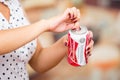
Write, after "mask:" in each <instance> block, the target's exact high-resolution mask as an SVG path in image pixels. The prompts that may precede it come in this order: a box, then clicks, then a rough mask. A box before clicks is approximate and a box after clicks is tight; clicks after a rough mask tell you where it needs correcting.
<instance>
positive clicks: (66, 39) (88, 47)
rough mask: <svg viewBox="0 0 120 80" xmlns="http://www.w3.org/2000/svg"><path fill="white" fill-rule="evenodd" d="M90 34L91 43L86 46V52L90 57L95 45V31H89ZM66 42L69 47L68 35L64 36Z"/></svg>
mask: <svg viewBox="0 0 120 80" xmlns="http://www.w3.org/2000/svg"><path fill="white" fill-rule="evenodd" d="M89 34H90V38H91V39H90V43H89V44H88V45H87V47H86V54H87V56H88V57H89V56H91V52H92V49H93V45H94V41H93V39H92V38H93V33H92V32H91V31H89ZM64 43H65V46H67V47H68V36H67V35H65V36H64Z"/></svg>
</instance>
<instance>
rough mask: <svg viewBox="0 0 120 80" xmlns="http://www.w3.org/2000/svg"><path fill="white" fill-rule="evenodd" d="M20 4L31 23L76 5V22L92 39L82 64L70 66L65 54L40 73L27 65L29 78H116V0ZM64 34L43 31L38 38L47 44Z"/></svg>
mask: <svg viewBox="0 0 120 80" xmlns="http://www.w3.org/2000/svg"><path fill="white" fill-rule="evenodd" d="M22 4H23V7H24V8H25V11H26V14H27V17H28V19H29V20H30V22H31V23H34V22H36V21H38V20H40V19H47V18H50V17H52V16H55V15H58V14H60V13H62V12H63V11H64V10H65V9H66V8H68V7H72V6H75V7H77V8H78V9H80V12H81V20H80V24H81V25H85V26H87V27H88V29H89V30H91V31H93V35H94V37H93V39H94V41H95V44H94V48H93V51H92V56H90V58H89V63H88V64H87V65H86V66H83V67H74V66H71V65H70V64H69V63H68V62H67V59H66V58H67V57H66V56H65V58H64V59H63V60H62V61H61V62H60V63H59V64H58V65H57V66H55V67H54V68H52V69H51V70H49V71H48V72H46V73H44V74H39V73H36V72H35V71H34V70H33V69H32V68H31V67H30V66H29V65H28V71H29V74H30V80H120V77H119V76H120V0H22ZM66 33H67V32H64V33H51V32H45V33H43V34H41V35H40V37H39V40H40V42H41V44H42V45H43V46H44V47H47V46H50V45H51V44H53V43H54V42H55V41H56V40H58V39H59V38H60V37H61V36H63V35H65V34H66Z"/></svg>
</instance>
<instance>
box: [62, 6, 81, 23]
mask: <svg viewBox="0 0 120 80" xmlns="http://www.w3.org/2000/svg"><path fill="white" fill-rule="evenodd" d="M64 18H66V19H65V20H67V19H68V20H70V21H71V22H73V23H75V22H77V21H79V19H80V11H79V9H77V8H75V7H72V8H67V9H66V11H65V13H64Z"/></svg>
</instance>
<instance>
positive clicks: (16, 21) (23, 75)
mask: <svg viewBox="0 0 120 80" xmlns="http://www.w3.org/2000/svg"><path fill="white" fill-rule="evenodd" d="M0 2H3V3H4V4H5V5H7V6H8V8H9V9H10V20H9V21H7V20H6V19H5V18H4V16H3V15H2V14H1V13H0V30H6V29H12V28H17V27H19V26H23V25H28V24H29V22H28V21H27V19H26V18H25V16H24V13H23V10H22V7H21V5H20V4H19V0H0ZM13 36H14V35H13ZM18 36H19V35H18ZM8 40H9V39H8ZM35 47H36V40H33V41H31V42H30V43H28V44H26V45H24V46H23V47H20V48H19V49H17V50H15V51H12V52H10V53H8V54H4V55H0V80H29V76H28V73H27V70H26V64H27V63H28V61H29V60H30V59H31V57H32V55H33V53H34V51H35Z"/></svg>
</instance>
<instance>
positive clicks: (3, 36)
mask: <svg viewBox="0 0 120 80" xmlns="http://www.w3.org/2000/svg"><path fill="white" fill-rule="evenodd" d="M46 30H47V29H46V26H45V23H44V22H43V21H40V22H37V23H35V24H32V25H28V26H23V27H20V28H16V29H9V30H0V54H5V53H7V52H10V51H12V50H15V49H17V48H19V47H21V46H23V45H24V44H26V43H28V42H29V41H31V40H33V39H35V38H36V37H37V36H39V34H40V33H42V32H44V31H46Z"/></svg>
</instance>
